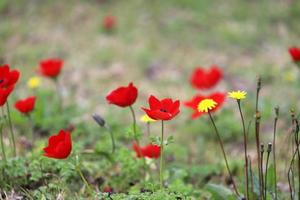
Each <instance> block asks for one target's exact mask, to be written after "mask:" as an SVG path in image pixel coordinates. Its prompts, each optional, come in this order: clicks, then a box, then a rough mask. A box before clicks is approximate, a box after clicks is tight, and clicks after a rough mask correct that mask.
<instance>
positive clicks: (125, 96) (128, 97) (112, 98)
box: [106, 83, 138, 107]
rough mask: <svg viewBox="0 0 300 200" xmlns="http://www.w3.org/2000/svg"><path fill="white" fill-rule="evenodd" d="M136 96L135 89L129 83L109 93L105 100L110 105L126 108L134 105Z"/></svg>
mask: <svg viewBox="0 0 300 200" xmlns="http://www.w3.org/2000/svg"><path fill="white" fill-rule="evenodd" d="M137 95H138V90H137V88H136V87H135V86H134V85H133V83H129V85H128V86H127V87H125V86H122V87H118V88H117V89H115V90H113V91H111V92H110V93H109V94H108V95H107V96H106V100H107V101H108V103H110V104H115V105H117V106H120V107H127V106H131V105H132V104H134V102H135V100H136V98H137Z"/></svg>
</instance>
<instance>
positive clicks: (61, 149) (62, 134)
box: [43, 130, 72, 159]
mask: <svg viewBox="0 0 300 200" xmlns="http://www.w3.org/2000/svg"><path fill="white" fill-rule="evenodd" d="M43 150H44V156H47V157H50V158H56V159H65V158H67V157H68V156H69V155H70V153H71V151H72V140H71V134H70V133H69V132H66V131H64V130H61V131H59V133H58V134H57V135H52V136H50V138H49V141H48V146H47V147H45V148H44V149H43Z"/></svg>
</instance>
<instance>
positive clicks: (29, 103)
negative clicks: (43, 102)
mask: <svg viewBox="0 0 300 200" xmlns="http://www.w3.org/2000/svg"><path fill="white" fill-rule="evenodd" d="M35 100H36V97H35V96H31V97H28V98H26V99H21V100H19V101H17V102H16V103H15V108H16V109H17V110H18V111H19V112H21V113H23V114H29V113H30V112H31V111H32V110H33V109H34V106H35Z"/></svg>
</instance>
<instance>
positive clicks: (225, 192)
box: [205, 183, 233, 200]
mask: <svg viewBox="0 0 300 200" xmlns="http://www.w3.org/2000/svg"><path fill="white" fill-rule="evenodd" d="M205 188H206V190H207V191H209V192H210V193H211V194H212V197H213V199H215V200H229V199H232V197H233V193H232V191H231V190H230V189H228V188H226V187H224V186H222V185H217V184H213V183H210V184H207V185H206V186H205Z"/></svg>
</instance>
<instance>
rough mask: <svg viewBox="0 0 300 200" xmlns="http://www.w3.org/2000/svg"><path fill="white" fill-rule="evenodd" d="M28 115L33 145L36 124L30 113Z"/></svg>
mask: <svg viewBox="0 0 300 200" xmlns="http://www.w3.org/2000/svg"><path fill="white" fill-rule="evenodd" d="M26 117H27V118H28V123H29V127H30V129H31V142H32V146H33V144H34V125H33V121H32V117H31V115H30V114H28V115H26Z"/></svg>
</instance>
